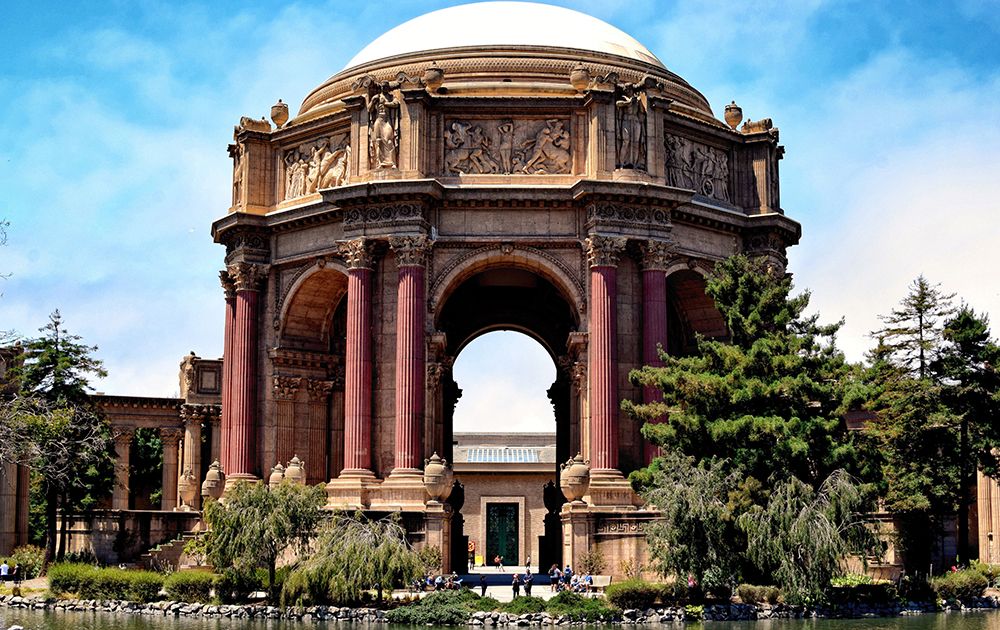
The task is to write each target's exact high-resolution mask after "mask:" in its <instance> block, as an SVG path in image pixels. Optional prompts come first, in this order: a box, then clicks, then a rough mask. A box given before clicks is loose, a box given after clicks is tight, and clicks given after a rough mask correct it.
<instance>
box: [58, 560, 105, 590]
mask: <svg viewBox="0 0 1000 630" xmlns="http://www.w3.org/2000/svg"><path fill="white" fill-rule="evenodd" d="M96 571H97V569H95V568H94V567H92V566H90V565H89V564H75V563H68V562H66V563H63V562H60V563H58V564H53V565H51V566H50V567H49V590H50V591H52V593H53V594H55V595H66V594H69V593H79V592H80V585H81V584H83V583H84V582H87V581H90V580H91V579H92V577H93V574H94V573H95V572H96Z"/></svg>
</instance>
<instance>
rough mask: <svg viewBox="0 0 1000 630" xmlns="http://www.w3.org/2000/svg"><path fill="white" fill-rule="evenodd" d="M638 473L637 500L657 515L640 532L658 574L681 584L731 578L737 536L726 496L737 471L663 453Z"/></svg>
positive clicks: (707, 583)
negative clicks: (654, 508)
mask: <svg viewBox="0 0 1000 630" xmlns="http://www.w3.org/2000/svg"><path fill="white" fill-rule="evenodd" d="M642 474H643V478H642V483H641V485H640V486H639V489H640V492H641V494H642V496H643V498H644V499H646V501H647V502H649V503H651V504H652V505H656V506H657V507H658V508H659V509H660V511H661V513H662V519H659V520H657V521H654V522H652V523H650V525H649V526H648V527H647V530H646V531H647V540H648V543H649V553H650V557H651V558H652V560H653V563H654V566H655V567H656V569H657V570H658V571H659V572H660V574H661V575H664V576H673V577H674V578H675V580H676V581H677V582H683V583H686V581H687V579H688V577H689V576H693V577H694V578H695V581H696V582H697V583H698V584H702V585H704V586H705V587H707V588H712V587H715V586H719V585H722V584H727V583H733V582H735V580H736V577H737V575H738V574H739V568H740V567H739V562H740V557H741V547H740V545H741V541H742V539H743V536H742V532H740V531H739V530H738V529H737V527H736V523H735V516H734V505H733V503H732V501H731V499H730V493H731V491H732V489H733V488H736V487H738V486H739V483H740V480H739V477H738V475H737V473H736V472H735V471H733V472H726V470H725V467H724V466H722V465H715V466H712V465H711V464H710V462H709V461H704V462H703V463H702V465H701V466H696V465H695V464H694V459H693V458H691V457H685V456H683V455H681V454H680V453H678V452H676V451H667V452H666V453H665V454H664V455H663V456H662V457H659V458H657V459H656V460H655V461H654V462H653V465H652V466H650V467H649V468H647V469H646V470H645V471H643V473H642ZM635 478H636V477H634V478H633V479H635Z"/></svg>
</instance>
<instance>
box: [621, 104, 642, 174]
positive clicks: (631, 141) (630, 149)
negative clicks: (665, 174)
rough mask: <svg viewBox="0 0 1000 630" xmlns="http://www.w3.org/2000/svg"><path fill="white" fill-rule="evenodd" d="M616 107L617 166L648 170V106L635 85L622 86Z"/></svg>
mask: <svg viewBox="0 0 1000 630" xmlns="http://www.w3.org/2000/svg"><path fill="white" fill-rule="evenodd" d="M615 108H616V110H615V139H616V140H617V145H616V147H615V148H616V155H615V157H616V164H615V168H632V169H639V170H646V107H645V104H644V103H643V100H642V94H640V92H639V90H638V89H636V86H635V85H632V84H628V85H625V86H624V88H622V90H621V94H620V95H619V97H618V99H617V100H616V101H615Z"/></svg>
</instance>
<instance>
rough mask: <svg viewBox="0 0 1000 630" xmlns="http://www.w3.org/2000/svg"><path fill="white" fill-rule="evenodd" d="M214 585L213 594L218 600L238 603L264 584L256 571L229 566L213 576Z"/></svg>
mask: <svg viewBox="0 0 1000 630" xmlns="http://www.w3.org/2000/svg"><path fill="white" fill-rule="evenodd" d="M265 577H266V576H265ZM214 586H215V596H216V597H217V598H218V600H219V601H220V602H222V603H223V604H239V603H241V602H245V601H247V600H248V599H250V595H251V594H252V593H253V592H254V591H259V590H261V589H263V588H264V587H265V584H264V580H262V579H261V576H260V575H258V574H257V571H250V570H248V569H245V570H242V571H241V570H237V569H234V568H230V569H225V570H224V571H223V572H222V573H221V574H219V575H216V576H215V583H214Z"/></svg>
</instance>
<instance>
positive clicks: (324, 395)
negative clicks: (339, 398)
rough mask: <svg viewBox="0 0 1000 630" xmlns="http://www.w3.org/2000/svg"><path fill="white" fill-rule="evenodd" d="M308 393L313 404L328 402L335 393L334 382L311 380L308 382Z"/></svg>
mask: <svg viewBox="0 0 1000 630" xmlns="http://www.w3.org/2000/svg"><path fill="white" fill-rule="evenodd" d="M306 391H307V392H308V393H309V400H311V401H312V402H326V400H327V399H328V398H329V397H330V392H332V391H333V381H323V380H319V379H314V378H311V379H309V380H307V381H306Z"/></svg>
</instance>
